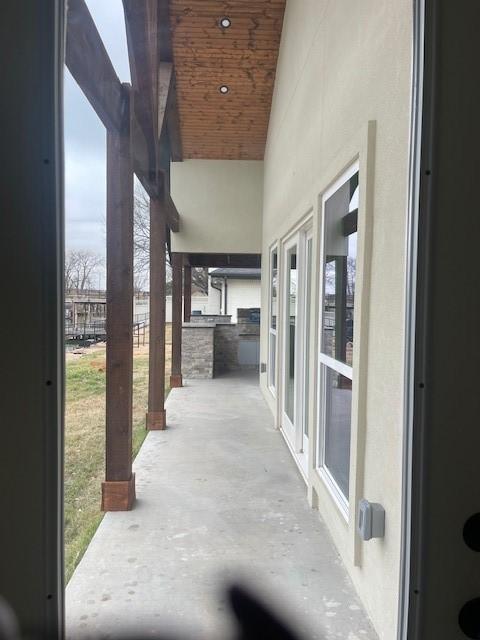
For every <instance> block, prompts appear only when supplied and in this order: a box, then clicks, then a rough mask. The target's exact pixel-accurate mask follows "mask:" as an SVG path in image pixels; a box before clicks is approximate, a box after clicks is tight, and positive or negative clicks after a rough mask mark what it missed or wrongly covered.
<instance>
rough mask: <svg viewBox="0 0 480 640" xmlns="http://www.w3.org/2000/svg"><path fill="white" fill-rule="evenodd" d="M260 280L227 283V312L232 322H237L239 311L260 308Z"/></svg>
mask: <svg viewBox="0 0 480 640" xmlns="http://www.w3.org/2000/svg"><path fill="white" fill-rule="evenodd" d="M260 294H261V286H260V280H240V279H239V280H234V279H233V278H229V280H228V282H227V311H228V313H229V314H231V316H232V322H237V310H238V309H248V308H251V307H258V308H260V303H261V300H260V297H261V296H260Z"/></svg>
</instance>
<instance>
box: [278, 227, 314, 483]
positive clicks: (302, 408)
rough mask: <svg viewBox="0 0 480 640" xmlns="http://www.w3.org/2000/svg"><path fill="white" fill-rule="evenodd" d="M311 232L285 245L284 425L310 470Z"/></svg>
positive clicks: (303, 232) (299, 458)
mask: <svg viewBox="0 0 480 640" xmlns="http://www.w3.org/2000/svg"><path fill="white" fill-rule="evenodd" d="M312 261H313V256H312V234H311V230H310V228H306V229H303V230H301V231H300V232H298V233H297V234H295V235H294V236H293V237H292V238H291V239H290V240H289V241H288V242H286V243H285V244H284V246H283V265H284V279H283V294H284V295H283V321H284V331H283V367H282V368H283V386H282V388H283V393H282V429H283V431H284V433H285V436H286V438H287V441H288V443H289V445H290V446H291V448H292V450H293V452H294V454H295V457H296V459H297V461H298V463H299V465H300V468H301V469H302V471H303V472H304V473H305V474H306V473H307V457H308V389H309V366H308V362H309V358H308V354H309V345H310V335H309V334H310V308H311V302H310V296H311V277H312V274H311V269H312Z"/></svg>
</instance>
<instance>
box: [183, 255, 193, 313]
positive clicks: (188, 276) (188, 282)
mask: <svg viewBox="0 0 480 640" xmlns="http://www.w3.org/2000/svg"><path fill="white" fill-rule="evenodd" d="M191 315H192V267H190V266H189V265H185V266H184V267H183V321H184V322H190V316H191Z"/></svg>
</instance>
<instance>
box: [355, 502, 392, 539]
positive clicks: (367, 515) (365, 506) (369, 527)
mask: <svg viewBox="0 0 480 640" xmlns="http://www.w3.org/2000/svg"><path fill="white" fill-rule="evenodd" d="M357 531H358V535H359V536H360V538H361V539H362V540H371V539H372V538H383V537H384V535H385V509H384V508H383V507H382V505H381V504H377V503H376V502H369V501H368V500H365V498H362V500H360V502H359V503H358V522H357Z"/></svg>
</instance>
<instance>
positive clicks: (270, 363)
mask: <svg viewBox="0 0 480 640" xmlns="http://www.w3.org/2000/svg"><path fill="white" fill-rule="evenodd" d="M275 253H276V256H277V267H276V269H277V298H276V299H277V315H276V318H277V322H276V328H275V329H274V328H273V327H272V318H273V315H272V300H273V299H272V292H273V255H274V254H275ZM268 255H269V265H268V344H267V388H268V390H269V391H270V393H271V394H272V396H273V397H274V398H276V397H277V384H278V309H279V304H278V300H279V287H278V281H279V277H278V276H279V273H280V269H279V260H280V255H279V243H278V242H275V243H274V244H273V245H271V247H270V249H269V252H268ZM272 338H273V339H274V348H273V349H272ZM272 353H273V354H274V358H272Z"/></svg>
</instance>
